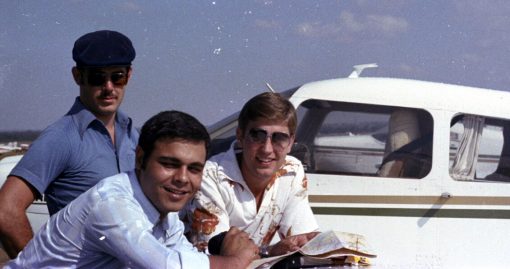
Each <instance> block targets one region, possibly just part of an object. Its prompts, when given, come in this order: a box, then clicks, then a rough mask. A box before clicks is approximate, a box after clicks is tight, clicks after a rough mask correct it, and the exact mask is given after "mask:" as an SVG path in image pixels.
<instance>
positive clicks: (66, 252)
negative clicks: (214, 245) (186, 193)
mask: <svg viewBox="0 0 510 269" xmlns="http://www.w3.org/2000/svg"><path fill="white" fill-rule="evenodd" d="M183 232H184V225H183V223H182V222H181V221H180V220H179V218H178V215H177V212H172V213H169V214H168V215H167V216H166V217H165V218H164V219H162V220H160V214H159V212H158V211H157V210H156V208H155V207H154V206H153V205H152V204H151V203H150V201H149V200H148V199H147V197H146V196H145V195H144V194H143V192H142V190H141V188H140V185H139V183H138V180H137V177H136V175H135V173H134V172H129V173H127V174H126V173H122V174H118V175H115V176H112V177H109V178H106V179H104V180H102V181H100V182H99V183H98V184H97V185H96V186H94V187H93V188H91V189H90V190H88V191H87V192H85V193H84V194H82V195H80V196H79V197H78V198H77V199H75V200H74V201H72V202H71V203H69V204H68V205H67V206H66V207H65V208H64V209H62V210H60V211H59V212H58V213H57V214H55V215H53V216H52V217H51V218H50V220H49V221H48V222H47V223H46V224H45V225H44V226H43V227H42V228H41V230H39V232H38V233H37V234H36V235H35V236H34V238H33V239H32V240H31V241H30V242H29V244H28V245H27V246H26V247H25V248H24V249H23V251H22V252H21V253H20V254H19V255H18V257H17V258H16V259H15V260H11V261H10V262H9V263H8V264H7V265H6V267H5V268H197V269H199V268H209V258H208V256H207V255H206V254H204V253H201V252H198V251H196V249H195V248H194V247H193V246H192V245H191V243H189V241H188V240H187V239H186V237H184V235H183Z"/></svg>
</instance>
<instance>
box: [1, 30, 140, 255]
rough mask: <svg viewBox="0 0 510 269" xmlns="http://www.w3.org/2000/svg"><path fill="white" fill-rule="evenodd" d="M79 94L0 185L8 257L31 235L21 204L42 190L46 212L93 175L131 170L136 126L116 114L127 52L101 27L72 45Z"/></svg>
mask: <svg viewBox="0 0 510 269" xmlns="http://www.w3.org/2000/svg"><path fill="white" fill-rule="evenodd" d="M72 53H73V60H74V61H75V62H76V66H74V67H73V68H72V74H73V78H74V81H75V82H76V84H77V85H78V86H79V89H80V94H79V96H78V97H77V98H76V100H75V102H74V104H73V106H72V107H71V109H70V110H69V112H68V113H67V114H66V115H65V116H63V117H62V118H61V119H59V120H58V121H56V122H55V123H53V124H51V125H50V126H49V127H47V128H46V129H45V130H44V131H43V132H42V134H41V135H40V136H39V137H38V138H37V139H36V140H35V141H34V142H33V143H32V144H31V145H30V148H29V150H28V151H27V152H26V154H25V155H24V156H23V158H22V159H21V161H20V162H19V163H18V164H17V165H16V167H14V169H13V170H12V171H11V173H10V175H9V176H8V177H7V180H6V182H5V183H4V185H3V186H2V188H1V189H0V239H1V241H2V244H3V246H4V248H5V250H6V251H7V254H8V255H9V256H10V257H11V258H14V257H16V255H17V254H18V253H19V252H20V251H21V250H22V249H23V247H24V246H25V245H26V244H27V242H28V241H29V240H30V239H31V238H32V237H33V231H32V229H31V227H30V223H29V221H28V218H27V216H26V214H25V210H26V209H27V208H28V207H29V206H30V204H32V202H33V201H34V200H36V199H40V198H42V197H43V196H44V198H45V199H46V201H47V205H48V211H49V213H50V215H53V214H54V213H56V212H57V211H59V210H60V209H61V208H63V207H65V206H66V205H67V204H68V203H69V202H71V201H72V200H73V199H74V198H76V197H77V196H79V195H80V194H81V193H83V192H85V191H86V190H88V189H89V188H90V187H92V186H94V185H95V184H96V183H97V182H98V181H99V180H100V179H102V178H105V177H108V176H112V175H115V174H118V173H120V172H126V171H130V170H132V169H134V164H135V148H136V145H137V141H138V132H137V131H136V129H135V128H134V127H133V123H132V120H131V119H130V118H129V117H128V116H126V115H125V114H123V113H122V112H120V111H119V110H118V109H119V106H120V104H121V103H122V99H123V97H124V91H125V87H126V85H127V83H128V81H129V79H130V77H131V72H132V69H131V62H132V61H133V59H134V58H135V54H136V53H135V50H134V48H133V45H132V44H131V41H130V40H129V38H128V37H126V36H125V35H123V34H121V33H119V32H115V31H110V30H102V31H96V32H92V33H88V34H85V35H83V36H82V37H80V38H78V40H76V42H75V43H74V48H73V51H72Z"/></svg>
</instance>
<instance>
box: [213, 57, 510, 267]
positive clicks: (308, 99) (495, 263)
mask: <svg viewBox="0 0 510 269" xmlns="http://www.w3.org/2000/svg"><path fill="white" fill-rule="evenodd" d="M375 66H376V65H375V64H370V65H361V66H356V67H355V71H354V72H353V74H351V75H350V76H349V77H348V78H340V79H331V80H324V81H317V82H311V83H307V84H304V85H302V86H300V87H297V88H295V89H292V90H289V91H286V92H284V94H285V95H287V96H288V97H289V100H290V101H291V102H292V103H293V104H294V106H295V107H296V109H297V111H298V117H299V125H298V130H297V134H296V144H295V145H294V148H293V151H292V152H291V155H294V156H296V157H298V158H299V159H301V161H302V162H303V164H304V165H305V168H306V172H307V177H308V188H309V200H310V203H311V206H312V210H313V212H314V214H315V216H316V218H317V220H318V223H319V226H320V227H321V230H324V231H326V230H337V231H344V232H352V233H358V234H362V235H364V236H365V237H366V238H367V240H368V242H369V243H370V244H371V245H372V247H373V248H374V249H375V252H376V254H377V255H378V256H377V258H375V259H373V260H372V264H373V265H372V266H371V268H372V267H374V268H502V267H505V268H506V267H508V266H509V264H510V256H509V255H507V251H509V250H510V240H508V239H507V237H508V235H509V234H510V93H509V92H503V91H495V90H489V89H480V88H473V87H464V86H458V85H450V84H444V83H433V82H425V81H418V80H408V79H395V78H374V77H360V74H361V72H362V71H363V69H364V68H367V67H375ZM237 115H238V114H237V113H236V114H234V115H232V116H230V117H228V118H226V119H225V120H223V121H221V122H219V123H217V124H215V125H213V126H211V128H210V132H211V136H212V137H213V138H214V139H215V141H216V143H215V147H214V148H213V150H215V151H220V150H224V149H226V147H225V146H227V145H228V144H229V143H230V141H232V139H233V135H234V130H235V127H236V126H237V125H236V124H237V123H236V120H235V119H236V118H237ZM213 154H214V153H213Z"/></svg>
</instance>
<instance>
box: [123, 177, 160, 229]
mask: <svg viewBox="0 0 510 269" xmlns="http://www.w3.org/2000/svg"><path fill="white" fill-rule="evenodd" d="M128 175H129V181H130V183H131V186H132V188H133V193H134V197H135V199H136V200H137V201H138V203H140V205H141V206H142V209H143V212H144V213H145V215H146V216H147V218H148V219H149V221H150V222H151V223H152V224H154V225H156V224H157V223H158V221H159V216H160V214H159V212H158V210H157V209H156V208H155V207H154V205H152V203H151V202H150V201H149V199H148V198H147V196H145V194H144V193H143V191H142V187H141V186H140V183H139V182H138V177H137V176H136V173H135V171H134V170H133V171H131V172H129V173H128Z"/></svg>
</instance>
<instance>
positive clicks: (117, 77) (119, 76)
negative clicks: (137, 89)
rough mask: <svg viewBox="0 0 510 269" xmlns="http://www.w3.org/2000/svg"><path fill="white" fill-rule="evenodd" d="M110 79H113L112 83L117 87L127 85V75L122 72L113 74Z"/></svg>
mask: <svg viewBox="0 0 510 269" xmlns="http://www.w3.org/2000/svg"><path fill="white" fill-rule="evenodd" d="M110 79H111V81H112V83H113V84H115V85H125V84H126V83H127V76H126V73H122V72H118V73H113V74H112V75H111V76H110Z"/></svg>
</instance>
